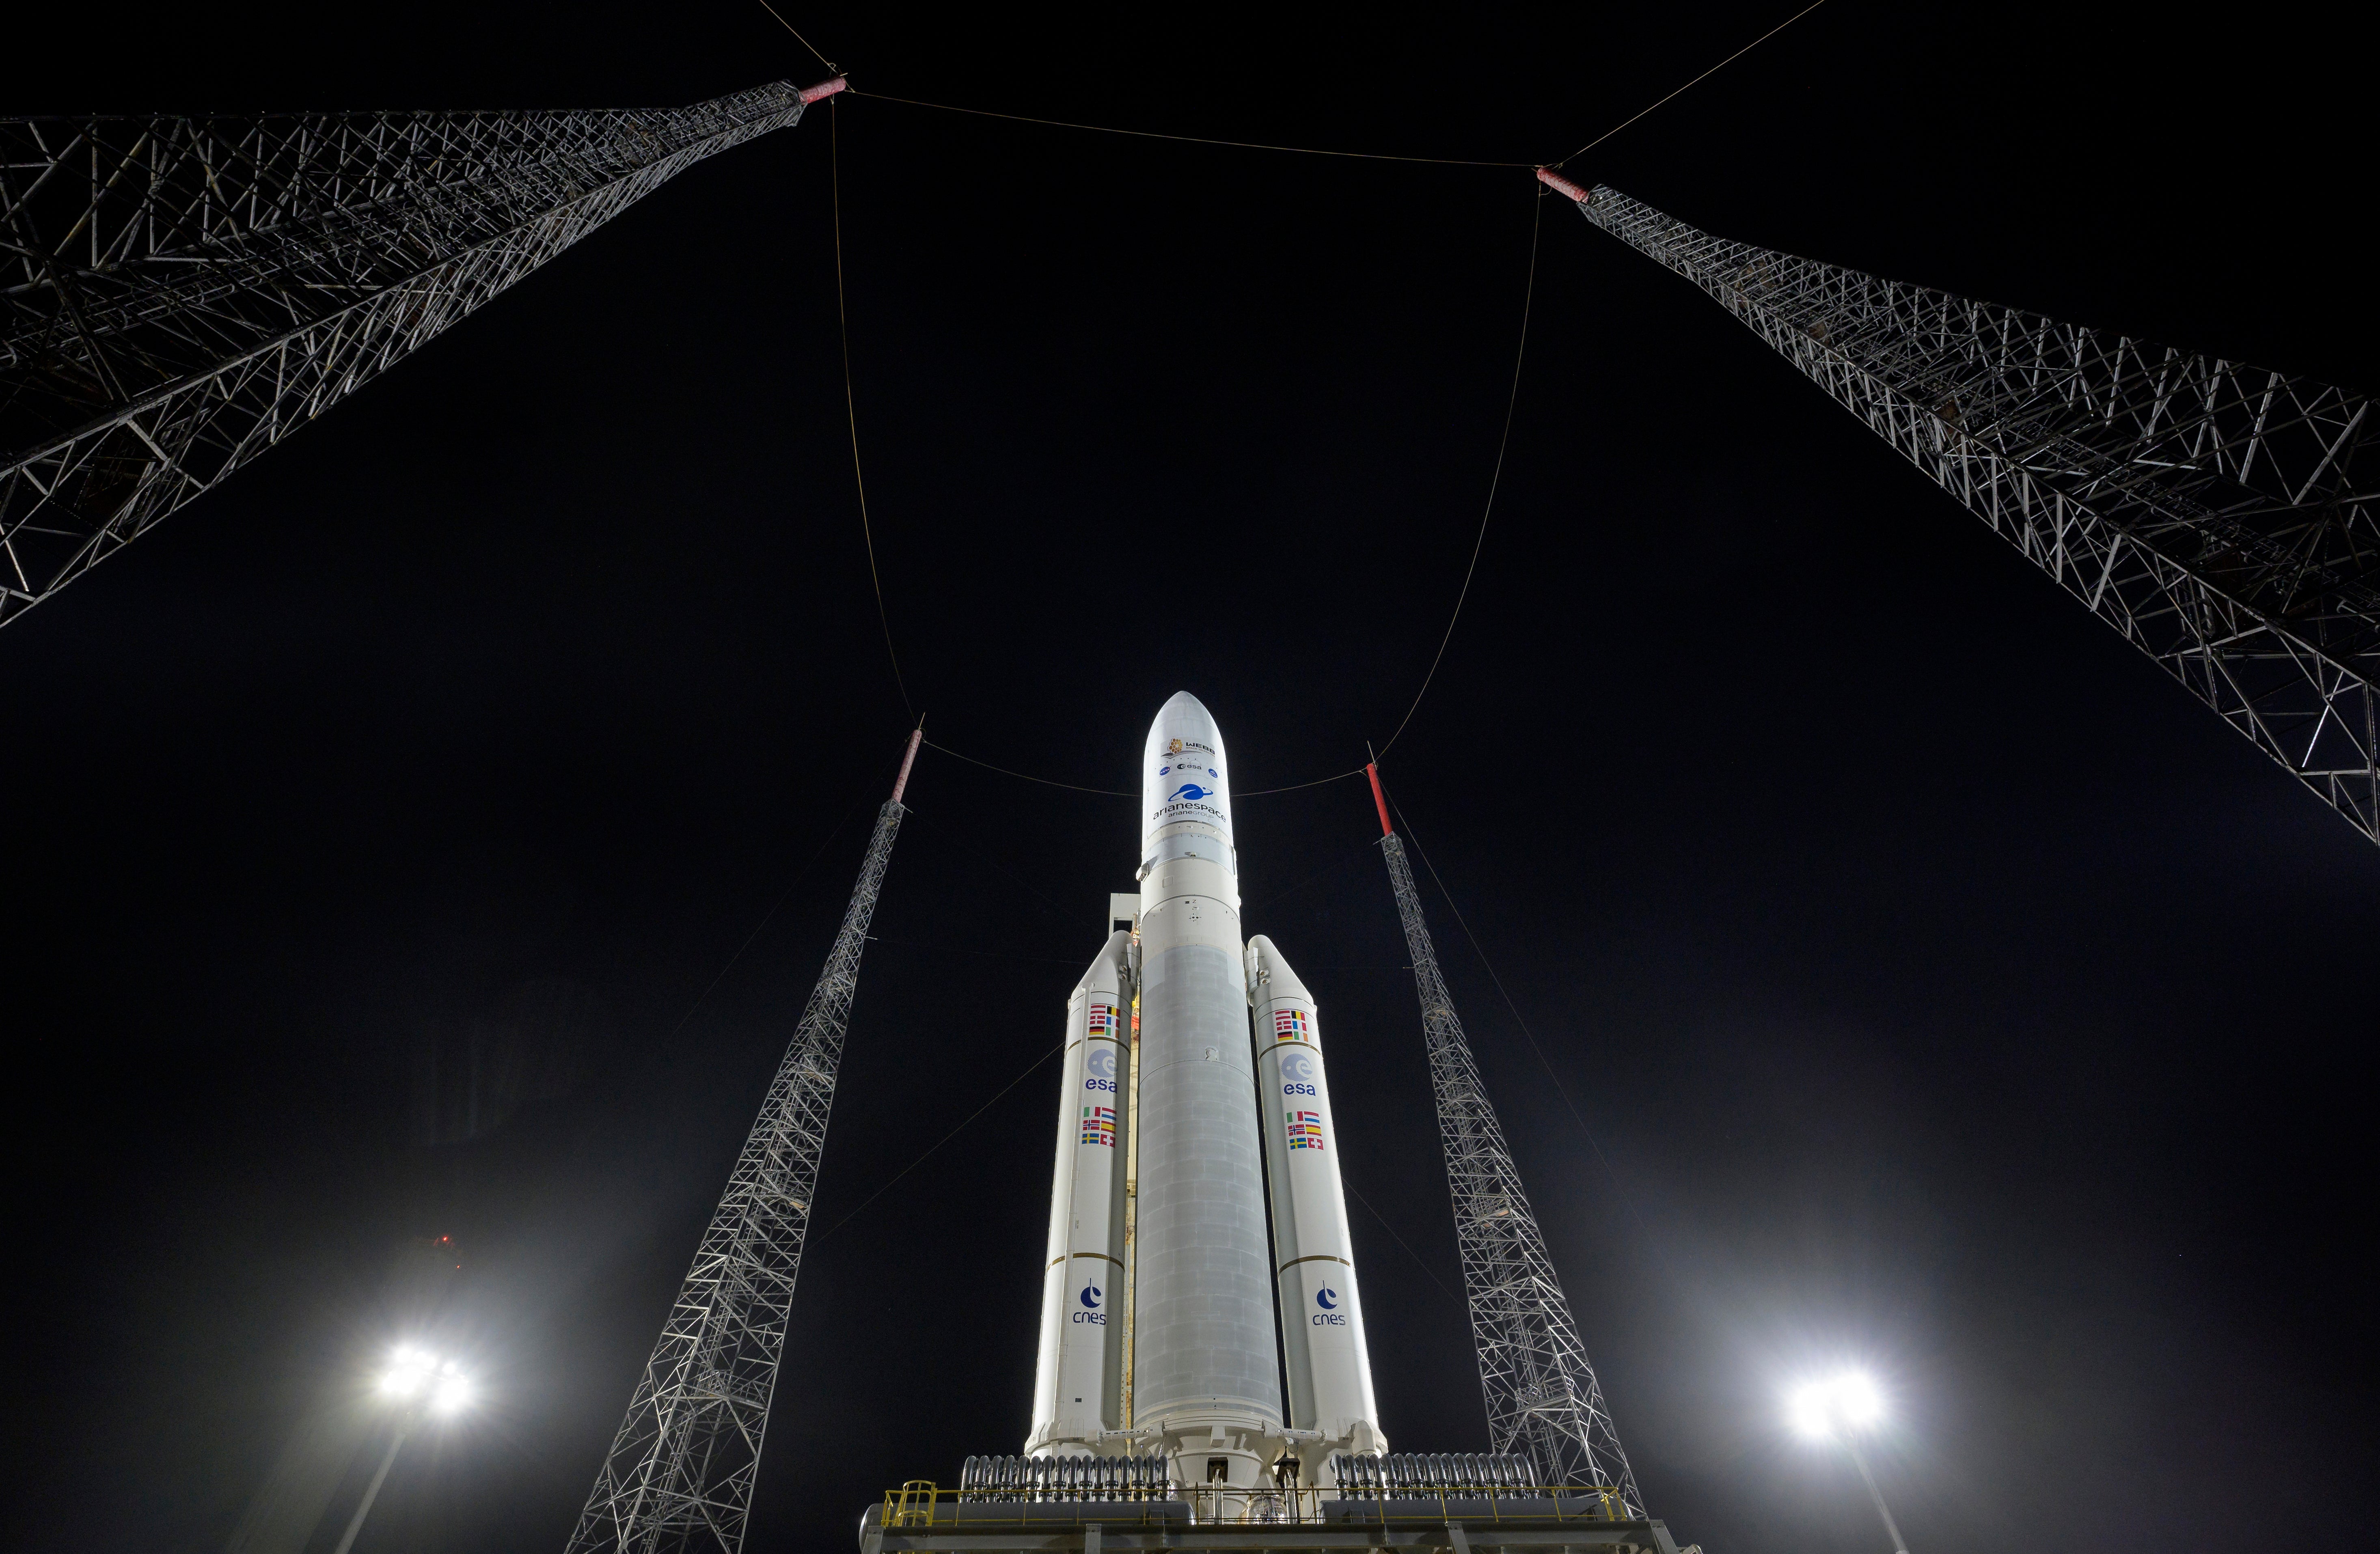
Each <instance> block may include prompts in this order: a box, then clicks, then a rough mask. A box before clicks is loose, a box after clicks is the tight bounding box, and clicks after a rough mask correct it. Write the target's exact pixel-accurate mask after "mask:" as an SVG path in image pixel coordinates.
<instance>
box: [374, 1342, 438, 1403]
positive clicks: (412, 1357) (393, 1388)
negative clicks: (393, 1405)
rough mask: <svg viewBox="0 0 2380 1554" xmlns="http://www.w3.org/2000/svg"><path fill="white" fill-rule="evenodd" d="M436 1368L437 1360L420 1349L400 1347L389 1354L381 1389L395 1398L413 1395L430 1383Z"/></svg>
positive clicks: (381, 1380) (382, 1376) (381, 1379)
mask: <svg viewBox="0 0 2380 1554" xmlns="http://www.w3.org/2000/svg"><path fill="white" fill-rule="evenodd" d="M436 1370H437V1362H436V1361H435V1360H433V1359H431V1356H429V1355H427V1354H423V1353H422V1352H421V1351H420V1350H419V1349H399V1350H397V1351H396V1352H395V1354H391V1355H390V1356H389V1361H388V1369H387V1370H386V1371H384V1372H383V1373H382V1375H381V1378H380V1390H382V1391H383V1392H386V1393H387V1394H388V1395H389V1396H391V1397H393V1398H409V1397H413V1396H415V1395H417V1394H418V1393H419V1392H420V1391H421V1390H422V1389H423V1388H425V1387H427V1386H428V1385H429V1383H430V1379H431V1376H432V1375H433V1374H434V1373H435V1372H436Z"/></svg>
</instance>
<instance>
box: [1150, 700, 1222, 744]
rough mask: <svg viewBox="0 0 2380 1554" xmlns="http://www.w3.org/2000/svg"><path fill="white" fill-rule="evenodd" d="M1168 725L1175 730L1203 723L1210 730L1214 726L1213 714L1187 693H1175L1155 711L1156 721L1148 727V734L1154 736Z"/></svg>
mask: <svg viewBox="0 0 2380 1554" xmlns="http://www.w3.org/2000/svg"><path fill="white" fill-rule="evenodd" d="M1169 723H1171V724H1172V725H1173V726H1174V727H1176V728H1179V727H1181V726H1182V725H1183V724H1184V723H1193V724H1199V723H1203V724H1204V725H1206V726H1207V727H1208V728H1209V729H1211V728H1213V727H1214V726H1215V714H1213V713H1212V712H1209V711H1208V710H1207V704H1206V703H1205V702H1203V701H1201V700H1199V699H1198V698H1196V697H1195V696H1192V695H1191V694H1190V693H1189V692H1188V691H1175V692H1174V693H1173V694H1172V696H1170V697H1168V698H1166V699H1165V705H1164V706H1162V707H1160V708H1159V709H1158V710H1157V718H1156V721H1155V722H1151V723H1150V724H1149V725H1148V732H1149V733H1151V734H1156V733H1158V732H1159V731H1160V730H1161V729H1163V728H1164V727H1165V726H1166V725H1167V724H1169Z"/></svg>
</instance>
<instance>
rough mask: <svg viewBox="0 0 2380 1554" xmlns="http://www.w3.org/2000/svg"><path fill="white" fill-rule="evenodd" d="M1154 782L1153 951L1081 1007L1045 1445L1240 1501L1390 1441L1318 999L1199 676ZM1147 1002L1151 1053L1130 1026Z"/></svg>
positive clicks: (1173, 711) (1068, 1097)
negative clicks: (1245, 927) (1256, 904)
mask: <svg viewBox="0 0 2380 1554" xmlns="http://www.w3.org/2000/svg"><path fill="white" fill-rule="evenodd" d="M1141 783H1142V786H1141V817H1142V824H1141V849H1140V860H1141V861H1140V871H1139V876H1138V878H1139V880H1140V886H1141V891H1140V901H1139V906H1140V911H1139V917H1138V921H1137V945H1136V946H1135V945H1133V944H1132V942H1131V941H1132V939H1133V937H1134V936H1133V935H1131V934H1126V933H1117V934H1115V935H1114V936H1112V937H1111V938H1110V940H1109V941H1108V943H1107V946H1106V947H1105V948H1104V949H1102V950H1101V951H1100V953H1099V959H1097V960H1096V961H1094V962H1093V963H1092V966H1091V969H1090V970H1089V971H1088V972H1087V973H1085V975H1084V977H1083V979H1082V981H1081V982H1080V983H1079V984H1078V985H1077V986H1076V988H1075V993H1074V998H1073V1000H1072V1002H1070V1003H1069V1004H1068V1006H1067V1020H1068V1026H1067V1030H1068V1047H1067V1051H1066V1071H1065V1078H1064V1079H1063V1081H1062V1084H1063V1087H1064V1089H1063V1099H1062V1100H1061V1102H1060V1107H1059V1131H1058V1147H1057V1168H1056V1172H1055V1175H1054V1178H1053V1181H1052V1184H1051V1189H1050V1238H1049V1243H1048V1250H1047V1253H1046V1256H1047V1258H1048V1261H1047V1263H1046V1264H1045V1267H1044V1269H1043V1279H1042V1297H1041V1348H1040V1359H1039V1363H1038V1366H1037V1367H1036V1371H1035V1382H1034V1389H1035V1390H1034V1414H1033V1431H1032V1435H1031V1437H1030V1438H1029V1439H1028V1440H1027V1443H1026V1451H1027V1452H1029V1453H1035V1454H1040V1455H1050V1454H1070V1453H1076V1452H1083V1451H1091V1452H1097V1453H1099V1454H1101V1455H1115V1454H1126V1453H1128V1454H1133V1455H1148V1454H1152V1453H1153V1454H1161V1455H1162V1456H1164V1457H1166V1458H1167V1459H1169V1460H1170V1462H1171V1463H1172V1478H1173V1481H1174V1482H1175V1483H1176V1484H1180V1485H1184V1486H1187V1487H1195V1488H1196V1489H1198V1490H1199V1491H1200V1492H1201V1493H1202V1494H1207V1495H1208V1496H1209V1497H1210V1498H1212V1497H1220V1499H1245V1498H1246V1497H1247V1496H1248V1495H1250V1494H1254V1493H1258V1492H1261V1491H1264V1490H1269V1489H1270V1488H1272V1487H1275V1486H1276V1485H1277V1483H1278V1482H1280V1480H1279V1478H1278V1477H1277V1475H1280V1474H1282V1473H1285V1472H1288V1471H1289V1463H1288V1462H1287V1461H1286V1460H1287V1459H1290V1458H1294V1459H1296V1473H1297V1475H1298V1477H1299V1479H1300V1480H1301V1481H1302V1482H1303V1483H1305V1485H1308V1486H1315V1485H1320V1484H1324V1483H1327V1482H1329V1480H1328V1479H1327V1478H1326V1476H1325V1475H1324V1472H1323V1468H1324V1464H1325V1463H1326V1462H1327V1460H1328V1458H1329V1457H1330V1455H1331V1454H1333V1453H1335V1452H1338V1451H1358V1452H1362V1451H1384V1450H1385V1449H1386V1443H1385V1442H1384V1441H1383V1440H1382V1439H1381V1438H1380V1435H1379V1431H1378V1405H1377V1403H1376V1402H1375V1401H1374V1396H1373V1390H1372V1372H1371V1362H1370V1359H1369V1356H1368V1354H1367V1351H1366V1346H1365V1338H1364V1326H1363V1306H1362V1302H1361V1301H1360V1299H1359V1298H1358V1296H1357V1293H1356V1283H1355V1268H1354V1248H1353V1246H1352V1244H1350V1242H1349V1240H1348V1234H1347V1209H1346V1203H1345V1200H1344V1197H1343V1196H1342V1188H1341V1184H1340V1180H1339V1157H1338V1151H1337V1132H1336V1123H1335V1121H1334V1119H1333V1118H1332V1116H1331V1111H1330V1087H1329V1086H1328V1084H1327V1083H1326V1082H1325V1080H1324V1077H1323V1073H1322V1059H1321V1050H1320V1045H1319V1038H1318V1030H1317V1028H1316V1024H1315V1008H1314V1000H1313V998H1312V996H1311V995H1310V994H1309V993H1308V992H1307V991H1306V989H1305V984H1304V983H1302V982H1300V981H1299V980H1298V978H1297V975H1296V973H1295V972H1293V971H1292V970H1290V968H1289V965H1288V963H1287V962H1285V961H1284V960H1282V959H1281V955H1280V953H1279V952H1278V951H1276V950H1274V949H1273V948H1272V946H1271V943H1270V941H1267V940H1264V939H1261V938H1260V939H1257V940H1256V941H1253V942H1252V943H1249V944H1247V945H1243V943H1242V942H1241V938H1240V890H1239V856H1238V850H1237V848H1236V847H1235V846H1234V844H1233V830H1232V799H1231V763H1230V761H1229V759H1228V758H1227V757H1226V755H1225V753H1224V750H1223V740H1222V735H1221V734H1220V731H1219V730H1218V729H1217V728H1216V726H1215V720H1214V718H1213V716H1212V715H1211V714H1209V713H1208V710H1207V709H1206V708H1205V707H1204V706H1203V705H1201V704H1200V703H1199V701H1198V699H1197V698H1196V697H1194V696H1192V695H1190V694H1189V693H1188V692H1186V691H1184V692H1182V693H1179V694H1177V695H1176V696H1174V697H1173V698H1172V699H1171V700H1169V701H1167V702H1166V704H1165V706H1164V707H1163V709H1162V710H1160V711H1159V713H1158V715H1157V721H1156V722H1155V723H1153V724H1152V725H1151V726H1150V728H1149V731H1148V740H1147V746H1146V747H1145V748H1144V750H1143V756H1142V769H1141ZM1135 948H1136V950H1137V956H1136V960H1135V956H1134V954H1133V953H1132V952H1133V950H1134V949H1135ZM1135 978H1136V980H1135ZM1135 995H1136V996H1137V1000H1138V1002H1137V1011H1138V1016H1139V1029H1138V1036H1137V1049H1136V1053H1135V1047H1134V1046H1133V1044H1132V1043H1131V1041H1130V1040H1129V1039H1128V1031H1127V1029H1125V1028H1119V1027H1121V1026H1122V1024H1123V1021H1126V1020H1128V1019H1129V1018H1130V1014H1131V1012H1132V1010H1133V1009H1134V1007H1135V1003H1134V1001H1135ZM1101 1009H1111V1010H1113V1011H1115V1013H1114V1014H1110V1015H1107V1016H1106V1017H1105V1018H1106V1023H1107V1024H1108V1026H1109V1027H1110V1028H1109V1029H1107V1030H1104V1031H1103V1030H1100V1029H1099V1028H1097V1027H1098V1026H1099V1024H1100V1020H1101V1017H1100V1015H1099V1013H1098V1012H1099V1010H1101ZM1252 1022H1253V1023H1252ZM1110 1053H1111V1054H1112V1057H1108V1056H1106V1054H1110ZM1103 1084H1111V1085H1112V1086H1113V1087H1114V1088H1113V1089H1112V1091H1109V1090H1105V1089H1101V1088H1100V1087H1101V1086H1102V1085H1103ZM1135 1086H1136V1087H1137V1096H1136V1098H1135V1095H1134V1087H1135ZM1094 1091H1097V1092H1098V1093H1097V1094H1094V1093H1093V1092H1094ZM1102 1109H1106V1110H1104V1111H1103V1110H1102ZM1127 1127H1136V1128H1137V1130H1138V1136H1137V1137H1136V1138H1133V1139H1129V1140H1128V1139H1126V1138H1125V1136H1124V1133H1125V1129H1126V1128H1127ZM1109 1141H1112V1143H1111V1142H1109ZM1127 1147H1130V1148H1131V1149H1132V1150H1133V1151H1134V1152H1135V1154H1136V1158H1137V1170H1138V1175H1137V1178H1136V1183H1135V1188H1134V1191H1135V1194H1136V1196H1135V1199H1134V1200H1133V1206H1132V1212H1133V1213H1134V1214H1135V1217H1136V1218H1135V1223H1136V1228H1135V1232H1134V1233H1133V1244H1132V1247H1131V1250H1130V1252H1129V1254H1127V1252H1126V1248H1125V1242H1124V1216H1125V1213H1126V1211H1127V1200H1126V1185H1125V1163H1124V1162H1125V1158H1126V1149H1127ZM1268 1178H1269V1195H1270V1209H1271V1214H1270V1223H1269V1226H1268V1221H1267V1195H1268ZM1127 1255H1128V1256H1129V1257H1131V1260H1132V1261H1131V1275H1130V1276H1131V1281H1132V1291H1131V1296H1132V1311H1133V1317H1132V1331H1131V1335H1130V1339H1129V1342H1130V1344H1131V1354H1130V1355H1129V1356H1128V1357H1127V1356H1126V1355H1125V1354H1124V1353H1123V1346H1124V1343H1125V1342H1126V1338H1125V1335H1124V1332H1123V1310H1124V1305H1125V1303H1124V1300H1123V1293H1124V1291H1123V1276H1124V1273H1125V1268H1124V1263H1123V1258H1124V1257H1126V1256H1127ZM1276 1298H1278V1301H1279V1305H1278V1306H1276ZM1277 1312H1278V1316H1279V1320H1280V1321H1281V1329H1279V1330H1280V1331H1282V1332H1285V1333H1286V1341H1285V1342H1286V1347H1287V1353H1288V1358H1289V1399H1290V1415H1289V1417H1288V1418H1286V1419H1285V1418H1284V1415H1283V1411H1282V1406H1281V1358H1280V1354H1281V1352H1280V1350H1279V1349H1277V1348H1276V1331H1277V1329H1276V1327H1275V1322H1276V1313H1277ZM1127 1365H1128V1366H1129V1375H1130V1378H1131V1381H1130V1387H1129V1395H1128V1396H1126V1395H1125V1391H1124V1388H1123V1376H1124V1374H1126V1367H1127ZM1235 1492H1236V1493H1235Z"/></svg>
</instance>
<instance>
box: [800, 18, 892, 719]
mask: <svg viewBox="0 0 2380 1554" xmlns="http://www.w3.org/2000/svg"><path fill="white" fill-rule="evenodd" d="M787 30H788V31H790V30H791V29H790V28H789V29H787ZM795 35H796V36H799V34H795ZM802 46H803V47H805V48H807V47H808V46H809V45H808V44H807V43H805V44H804V45H802ZM828 68H830V69H832V66H830V67H828ZM826 109H827V113H826V125H827V145H828V153H827V154H828V158H829V164H830V167H831V169H832V171H831V174H830V177H829V183H830V187H831V188H832V199H833V201H834V322H835V326H836V328H837V329H838V330H839V331H840V332H841V334H842V335H843V407H844V415H845V416H846V417H847V418H848V419H849V420H850V422H851V480H852V484H853V485H855V486H856V487H857V488H858V489H859V537H860V538H861V539H862V540H866V541H867V542H868V582H870V583H872V584H873V585H875V588H876V618H877V620H878V621H879V622H880V623H881V624H882V625H883V627H884V656H885V657H886V658H888V659H891V660H892V684H893V685H894V686H898V687H899V688H900V691H901V704H902V705H903V706H905V707H906V708H908V709H909V711H910V713H911V715H912V716H914V715H915V714H916V713H917V703H916V702H914V701H911V700H910V699H909V683H908V682H907V681H906V680H905V679H903V678H902V677H901V655H900V654H899V653H897V652H895V651H893V649H892V614H891V613H889V612H888V611H887V610H886V609H885V608H884V579H883V578H882V577H880V576H879V575H878V573H877V570H876V531H875V530H874V529H873V528H871V527H869V525H868V477H867V475H866V474H865V473H863V472H862V471H861V469H860V467H859V400H858V397H857V396H856V395H855V394H853V392H852V387H851V316H850V311H849V310H848V308H847V307H846V306H845V304H844V298H843V137H842V134H841V130H840V126H841V123H842V121H841V120H840V119H838V118H836V117H835V114H834V99H833V98H832V97H830V98H828V99H827V103H826Z"/></svg>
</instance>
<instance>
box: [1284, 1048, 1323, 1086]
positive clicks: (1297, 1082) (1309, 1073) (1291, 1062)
mask: <svg viewBox="0 0 2380 1554" xmlns="http://www.w3.org/2000/svg"><path fill="white" fill-rule="evenodd" d="M1281 1081H1282V1083H1281V1094H1282V1095H1285V1096H1310V1095H1312V1094H1314V1093H1315V1090H1314V1060H1313V1058H1311V1057H1309V1056H1308V1055H1306V1054H1305V1053H1304V1052H1288V1053H1284V1054H1282V1056H1281Z"/></svg>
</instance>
